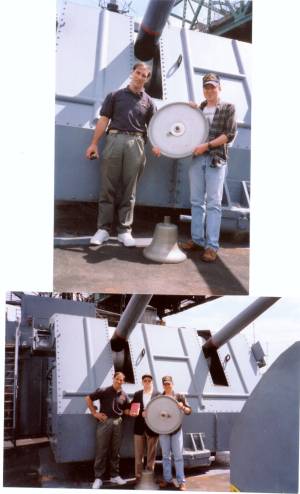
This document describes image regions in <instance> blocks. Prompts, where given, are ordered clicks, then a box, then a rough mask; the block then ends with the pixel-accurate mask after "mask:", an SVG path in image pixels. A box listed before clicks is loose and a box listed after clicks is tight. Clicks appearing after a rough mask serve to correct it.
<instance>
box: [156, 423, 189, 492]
mask: <svg viewBox="0 0 300 494" xmlns="http://www.w3.org/2000/svg"><path fill="white" fill-rule="evenodd" d="M159 442H160V447H161V451H162V463H163V475H164V480H165V481H166V482H171V480H172V464H171V453H172V454H173V457H174V464H175V471H176V479H177V482H178V483H179V484H182V483H184V482H185V477H184V468H183V456H182V451H183V435H182V429H180V430H179V431H178V432H176V434H160V436H159Z"/></svg>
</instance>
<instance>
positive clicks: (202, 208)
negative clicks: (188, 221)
mask: <svg viewBox="0 0 300 494" xmlns="http://www.w3.org/2000/svg"><path fill="white" fill-rule="evenodd" d="M210 164H211V157H210V156H209V155H208V154H204V155H202V156H197V157H195V158H193V159H192V164H191V166H190V169H189V176H190V191H191V210H192V227H191V230H192V239H193V241H194V242H195V243H196V244H198V245H201V246H202V247H205V248H207V247H210V248H211V249H213V250H215V251H216V250H218V248H219V236H220V228H221V218H222V196H223V186H224V180H225V177H226V173H227V164H224V165H223V166H221V167H220V168H218V167H216V168H211V167H210ZM205 222H206V225H205Z"/></svg>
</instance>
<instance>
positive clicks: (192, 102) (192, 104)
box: [189, 101, 199, 110]
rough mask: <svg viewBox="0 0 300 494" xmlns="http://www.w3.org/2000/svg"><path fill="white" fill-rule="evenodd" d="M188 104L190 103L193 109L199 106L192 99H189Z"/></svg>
mask: <svg viewBox="0 0 300 494" xmlns="http://www.w3.org/2000/svg"><path fill="white" fill-rule="evenodd" d="M189 105H190V106H191V107H192V108H194V109H195V110H196V109H197V108H199V105H197V103H195V102H194V101H189Z"/></svg>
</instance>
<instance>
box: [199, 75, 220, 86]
mask: <svg viewBox="0 0 300 494" xmlns="http://www.w3.org/2000/svg"><path fill="white" fill-rule="evenodd" d="M202 82H203V86H205V85H206V84H212V85H213V86H218V85H219V84H220V77H219V76H218V75H217V74H213V73H212V72H211V73H209V74H205V76H203V79H202Z"/></svg>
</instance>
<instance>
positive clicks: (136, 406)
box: [130, 402, 141, 414]
mask: <svg viewBox="0 0 300 494" xmlns="http://www.w3.org/2000/svg"><path fill="white" fill-rule="evenodd" d="M140 408H141V404H140V403H135V402H133V403H131V406H130V411H131V412H134V413H136V414H139V413H140Z"/></svg>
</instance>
